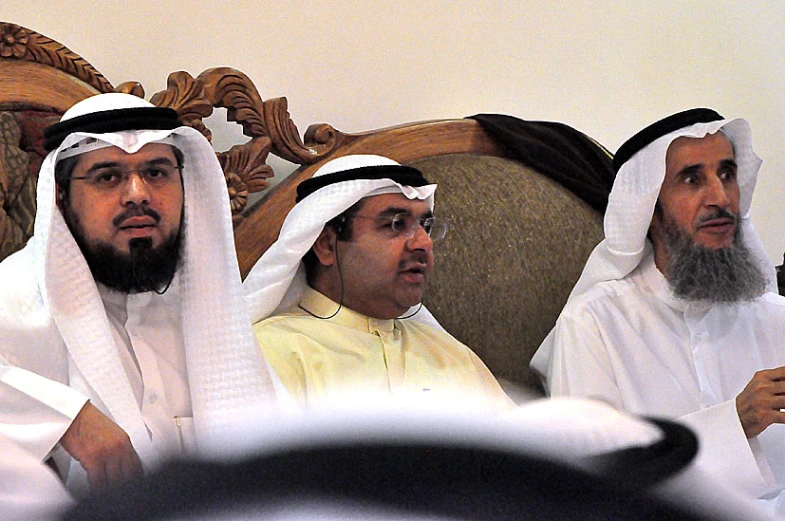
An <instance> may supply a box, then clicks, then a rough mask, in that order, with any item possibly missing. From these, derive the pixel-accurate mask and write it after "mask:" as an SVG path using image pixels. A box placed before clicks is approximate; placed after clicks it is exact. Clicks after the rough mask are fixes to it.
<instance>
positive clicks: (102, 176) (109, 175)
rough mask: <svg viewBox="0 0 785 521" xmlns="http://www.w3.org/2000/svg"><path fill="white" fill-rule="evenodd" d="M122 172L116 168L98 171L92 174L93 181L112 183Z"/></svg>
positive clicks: (96, 182)
mask: <svg viewBox="0 0 785 521" xmlns="http://www.w3.org/2000/svg"><path fill="white" fill-rule="evenodd" d="M121 177H122V174H121V173H120V172H119V171H116V170H107V171H105V172H99V173H97V174H95V175H94V176H93V183H95V184H112V183H116V182H117V181H118V180H119V179H120V178H121Z"/></svg>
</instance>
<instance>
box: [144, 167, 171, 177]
mask: <svg viewBox="0 0 785 521" xmlns="http://www.w3.org/2000/svg"><path fill="white" fill-rule="evenodd" d="M144 176H145V177H146V178H148V179H158V178H161V177H166V176H167V172H166V170H164V169H163V168H157V167H151V168H146V169H145V170H144Z"/></svg>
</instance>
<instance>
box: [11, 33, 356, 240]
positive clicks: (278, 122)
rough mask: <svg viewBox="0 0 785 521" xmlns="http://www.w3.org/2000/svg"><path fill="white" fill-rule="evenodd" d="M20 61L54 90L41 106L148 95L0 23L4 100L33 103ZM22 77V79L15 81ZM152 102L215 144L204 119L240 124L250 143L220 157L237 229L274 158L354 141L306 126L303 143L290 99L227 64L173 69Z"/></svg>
mask: <svg viewBox="0 0 785 521" xmlns="http://www.w3.org/2000/svg"><path fill="white" fill-rule="evenodd" d="M21 62H29V63H30V64H34V65H35V69H33V70H32V73H33V74H34V75H36V76H38V77H39V78H40V82H41V84H42V85H50V92H47V93H35V96H37V97H36V98H35V99H34V100H32V101H33V102H34V104H36V105H39V106H49V107H53V108H55V109H58V110H61V111H62V110H65V109H67V108H68V107H69V106H70V105H72V104H73V103H75V102H76V101H79V99H83V98H85V97H87V96H89V95H91V94H95V93H102V92H115V91H116V92H125V93H128V94H133V95H135V96H139V97H142V98H144V97H145V90H144V88H143V87H142V85H141V84H139V83H138V82H125V83H122V84H121V85H119V86H117V87H116V88H115V87H114V86H113V85H112V84H111V83H110V82H109V81H108V80H107V79H106V78H104V76H103V75H102V74H101V73H99V72H98V71H97V70H96V69H95V68H94V67H93V66H92V65H90V64H89V63H88V62H87V61H86V60H85V59H84V58H82V57H81V56H79V55H78V54H76V53H74V52H73V51H71V50H70V49H68V48H67V47H65V46H64V45H62V44H60V43H58V42H56V41H55V40H52V39H51V38H48V37H47V36H44V35H42V34H39V33H37V32H35V31H32V30H30V29H27V28H24V27H22V26H19V25H16V24H12V23H7V22H0V74H3V75H4V76H6V79H5V80H0V103H2V102H3V101H6V100H13V101H15V102H18V101H19V100H21V101H22V102H30V101H31V100H29V99H27V98H26V97H21V98H17V97H15V96H14V95H15V94H16V93H18V92H22V91H23V90H24V89H25V88H26V82H29V78H28V77H27V76H28V75H29V74H30V73H31V72H30V71H20V72H18V73H17V72H16V71H17V70H19V69H18V68H9V67H10V66H11V65H15V66H16V65H18V64H19V63H21ZM31 66H32V65H31ZM42 66H43V67H42ZM17 74H19V75H20V77H19V78H18V79H14V76H15V75H17ZM22 75H24V77H21V76H22ZM74 80H77V81H76V82H74ZM69 82H70V83H74V84H76V85H77V87H78V88H76V89H75V90H74V91H73V92H71V93H69V95H68V96H59V95H58V94H57V93H58V91H60V90H62V89H64V88H66V85H64V84H66V83H69ZM25 96H28V97H29V95H27V94H25ZM55 98H57V99H55ZM150 102H151V103H153V104H155V105H157V106H161V107H171V108H173V109H175V110H176V111H177V113H178V114H179V115H180V118H181V119H182V120H183V122H184V123H185V124H186V125H190V126H191V127H193V128H195V129H197V130H199V131H200V132H201V133H202V134H203V135H204V136H205V137H206V138H207V139H208V140H210V141H212V132H211V131H210V129H209V128H207V127H206V126H205V124H204V122H203V120H204V118H207V117H209V116H210V115H212V113H213V111H214V109H215V108H216V107H222V108H225V109H227V120H228V121H230V122H236V123H238V124H239V125H241V126H242V129H243V134H244V135H245V136H247V137H249V138H250V140H249V141H248V142H246V143H242V144H238V145H235V146H233V147H232V148H231V149H229V150H227V151H224V152H220V151H219V152H217V157H218V160H219V162H220V164H221V166H222V168H223V170H224V176H225V178H226V184H227V190H228V194H229V198H230V201H231V207H232V213H233V217H234V223H235V226H238V225H239V224H240V223H241V222H242V221H243V220H244V216H243V211H244V210H245V209H246V206H247V204H248V196H249V194H252V193H256V192H261V191H263V190H264V189H265V188H267V186H268V184H269V181H268V179H269V178H270V177H272V176H273V171H272V169H271V168H270V167H269V166H268V165H267V157H268V155H269V154H270V153H273V154H274V155H277V156H278V157H281V158H282V159H285V160H287V161H291V162H293V163H295V164H298V165H308V164H312V163H315V162H317V161H319V160H320V159H322V158H324V157H325V156H328V155H330V153H332V151H334V150H335V149H336V148H337V147H338V146H339V145H342V144H343V143H344V142H345V141H346V140H347V139H350V138H349V137H348V136H345V135H344V134H341V133H340V132H338V131H336V130H335V129H333V128H332V127H331V126H330V125H318V126H316V127H315V128H313V129H309V132H308V136H307V137H306V142H305V143H304V142H303V140H302V139H301V138H300V134H299V131H298V129H297V127H296V125H295V124H294V122H293V121H292V119H291V117H290V115H289V112H288V105H287V101H286V98H274V99H270V100H266V101H265V100H262V98H261V96H260V95H259V92H258V91H257V89H256V86H255V85H254V84H253V82H252V81H251V80H250V79H249V78H248V76H246V75H245V74H244V73H242V72H240V71H238V70H235V69H232V68H228V67H218V68H213V69H208V70H206V71H204V72H202V73H201V74H199V75H198V76H196V77H195V78H194V77H193V76H191V75H190V74H189V73H187V72H182V71H180V72H174V73H172V74H170V75H169V78H168V80H167V87H166V89H165V90H163V91H160V92H157V93H155V94H154V95H153V96H152V97H151V98H150Z"/></svg>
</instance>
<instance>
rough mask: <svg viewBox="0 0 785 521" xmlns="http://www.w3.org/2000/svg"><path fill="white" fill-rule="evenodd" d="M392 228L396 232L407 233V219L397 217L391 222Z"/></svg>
mask: <svg viewBox="0 0 785 521" xmlns="http://www.w3.org/2000/svg"><path fill="white" fill-rule="evenodd" d="M390 227H391V228H392V229H393V231H394V232H397V233H403V232H405V231H406V228H407V226H406V219H405V218H404V217H398V216H395V217H393V218H392V220H391V221H390Z"/></svg>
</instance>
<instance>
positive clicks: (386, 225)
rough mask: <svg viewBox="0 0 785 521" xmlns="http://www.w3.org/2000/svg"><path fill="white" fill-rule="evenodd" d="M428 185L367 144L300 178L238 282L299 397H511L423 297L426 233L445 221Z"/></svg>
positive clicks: (498, 401)
mask: <svg viewBox="0 0 785 521" xmlns="http://www.w3.org/2000/svg"><path fill="white" fill-rule="evenodd" d="M435 190H436V185H433V184H429V183H428V182H427V180H426V179H425V178H424V177H423V176H422V174H421V173H420V171H419V170H417V169H415V168H412V167H409V166H402V165H400V164H398V163H397V162H395V161H393V160H391V159H388V158H384V157H381V156H374V155H355V156H346V157H341V158H337V159H334V160H332V161H330V162H328V163H326V164H325V165H324V166H322V167H321V168H320V169H319V170H318V171H317V172H316V173H315V174H314V176H313V177H312V178H311V179H308V180H306V181H303V182H302V183H300V185H299V186H298V187H297V194H298V196H297V201H298V202H297V204H296V205H295V207H294V208H293V209H292V211H291V212H290V213H289V215H288V216H287V218H286V221H285V222H284V225H283V228H282V230H281V233H280V236H279V239H278V241H277V242H276V243H275V244H273V245H272V246H271V247H270V249H269V250H268V251H267V252H266V253H265V254H264V255H263V256H262V258H261V259H260V260H259V262H258V263H257V264H256V265H255V266H254V268H253V269H252V271H251V273H250V274H249V275H248V277H247V278H246V281H245V284H244V286H245V288H246V293H247V294H248V298H249V303H250V305H251V307H252V309H253V310H254V311H253V313H252V315H253V319H254V321H255V322H257V321H260V320H262V319H266V320H264V321H262V322H260V323H258V324H256V325H255V327H254V329H255V331H256V336H257V339H258V340H259V343H260V345H261V347H262V349H263V352H264V355H265V359H266V360H267V361H268V363H269V364H270V365H271V366H272V367H273V369H274V370H275V371H276V373H277V375H278V376H279V377H280V378H281V381H282V382H283V384H284V386H285V387H286V388H287V390H288V391H289V392H290V393H291V394H292V395H293V396H294V398H295V399H296V401H297V402H298V404H299V405H300V406H303V407H307V408H315V407H331V408H341V407H355V406H357V405H358V404H362V405H369V406H374V405H375V404H379V402H380V401H382V400H396V401H403V402H406V403H407V404H412V403H416V404H418V405H421V404H423V403H424V402H425V403H428V404H434V403H438V404H440V405H442V406H445V407H449V406H456V407H457V406H460V407H472V406H477V407H482V408H484V409H485V408H492V409H503V408H507V407H509V406H511V405H512V402H511V400H510V399H509V398H508V397H507V395H506V394H505V393H504V392H503V391H502V390H501V387H500V386H499V384H498V382H496V380H495V379H494V377H493V376H492V374H491V373H490V371H489V370H488V368H487V367H486V366H485V365H484V364H483V363H482V361H480V359H479V358H478V357H477V355H475V354H474V353H473V352H472V351H471V350H470V349H469V348H468V347H466V346H465V345H463V344H461V343H460V342H458V341H457V340H456V339H455V338H453V337H452V336H450V335H449V334H447V333H446V332H445V331H444V330H443V329H441V328H440V327H438V324H436V323H435V320H433V317H432V316H431V315H430V314H429V313H428V312H427V310H426V309H425V308H423V307H422V298H423V295H424V294H425V290H426V287H427V284H428V280H429V278H430V274H431V270H432V269H433V261H434V258H433V241H436V240H439V239H441V238H443V237H444V234H445V232H446V225H445V224H444V223H442V222H440V221H439V220H438V219H437V218H434V217H433V194H434V191H435ZM270 315H272V316H271V317H270ZM267 317H270V318H267Z"/></svg>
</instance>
